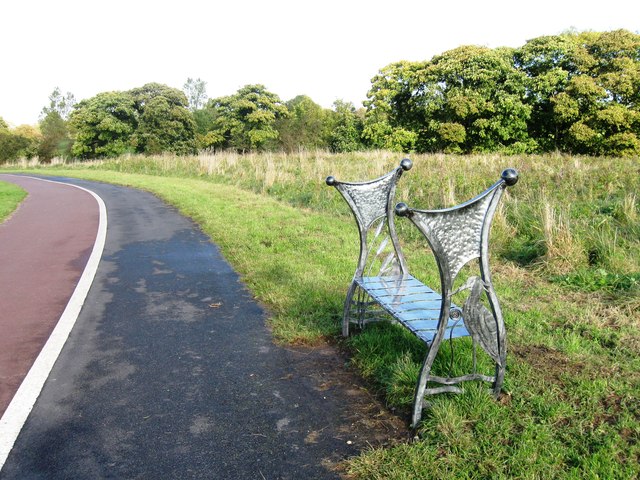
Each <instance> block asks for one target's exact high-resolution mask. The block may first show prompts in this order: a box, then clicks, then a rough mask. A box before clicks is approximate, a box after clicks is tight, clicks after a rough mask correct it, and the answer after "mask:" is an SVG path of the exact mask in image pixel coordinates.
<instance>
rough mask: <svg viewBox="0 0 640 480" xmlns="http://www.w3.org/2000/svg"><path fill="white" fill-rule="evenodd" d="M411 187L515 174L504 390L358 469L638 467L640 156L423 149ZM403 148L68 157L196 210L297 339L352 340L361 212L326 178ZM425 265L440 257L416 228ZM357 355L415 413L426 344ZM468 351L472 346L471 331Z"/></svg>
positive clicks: (397, 402)
mask: <svg viewBox="0 0 640 480" xmlns="http://www.w3.org/2000/svg"><path fill="white" fill-rule="evenodd" d="M412 159H413V161H414V165H415V166H414V169H413V170H412V171H411V172H409V173H408V174H407V175H406V176H404V177H403V178H402V180H401V183H400V187H399V191H398V200H399V201H400V200H404V201H407V203H409V204H410V205H412V206H419V207H429V208H435V207H440V206H446V205H451V204H452V203H454V202H456V201H462V200H464V199H466V198H468V197H469V196H471V195H474V194H476V193H478V192H479V191H480V190H482V189H484V188H485V187H487V186H489V185H490V184H491V183H493V182H494V181H495V180H496V179H497V178H498V176H499V174H500V171H501V170H502V169H503V168H504V167H507V166H513V167H515V168H518V169H519V171H520V172H521V177H522V179H521V182H520V183H518V185H516V186H515V187H514V188H512V189H510V190H509V192H508V194H507V198H505V200H504V202H503V207H502V208H501V210H500V211H499V212H498V215H497V218H496V221H495V222H494V229H493V232H492V240H493V244H492V247H491V255H492V262H493V271H494V280H495V284H496V289H497V291H498V295H499V297H500V298H501V302H502V308H503V311H504V313H505V321H506V324H507V332H508V339H509V351H510V354H509V357H508V362H509V363H508V369H507V375H506V380H505V386H504V395H503V396H502V397H501V399H500V401H498V402H496V401H494V400H492V399H491V398H490V397H489V396H487V395H486V394H485V393H484V392H482V391H480V390H479V389H477V388H474V387H472V386H471V387H469V388H467V389H466V392H465V394H463V395H460V396H441V397H439V398H437V399H436V400H435V401H434V402H433V407H432V408H431V409H430V410H429V411H428V412H425V416H424V422H423V423H422V425H421V427H420V429H419V431H418V433H419V437H420V439H419V440H418V441H416V442H413V443H407V444H402V445H398V446H396V447H393V448H389V449H381V450H372V451H370V452H368V453H365V454H364V455H362V456H360V457H358V458H356V459H354V460H353V461H351V462H350V466H349V468H350V472H351V474H352V475H354V476H356V477H359V478H378V479H388V478H397V479H415V478H467V477H468V478H500V477H502V478H634V477H636V476H638V475H640V466H639V465H640V402H638V398H640V373H639V372H640V296H639V292H638V279H639V278H640V277H639V275H640V221H639V219H638V213H639V212H638V199H637V197H636V196H635V195H636V192H638V191H640V189H639V188H638V187H639V186H640V171H639V169H640V167H639V163H638V161H637V159H627V160H620V159H596V158H577V157H564V156H546V157H497V156H472V157H456V156H444V155H433V156H414V157H412ZM399 160H400V158H399V157H398V156H397V155H395V154H389V153H385V152H375V153H370V154H353V155H327V154H322V153H317V154H316V153H304V154H300V155H274V154H265V155H247V156H238V155H234V154H225V155H223V154H220V155H211V156H202V157H194V158H189V159H179V158H175V157H159V158H146V157H129V158H121V159H117V160H112V161H108V162H103V163H92V164H80V165H62V166H58V167H50V168H48V169H46V170H41V172H42V173H44V172H46V173H54V174H59V175H72V176H81V177H84V178H90V179H94V180H100V181H109V182H115V183H121V184H126V185H131V186H135V187H138V188H144V189H147V190H150V191H153V192H155V193H156V194H158V195H159V196H161V197H162V198H164V199H165V200H166V201H168V202H169V203H171V204H173V205H176V206H177V207H178V208H179V209H180V210H181V211H183V212H184V213H185V214H186V215H189V216H190V217H192V218H193V219H194V220H196V221H197V222H198V223H199V224H200V225H202V228H203V229H204V231H205V232H206V233H207V234H209V235H210V236H211V237H212V238H213V239H214V241H216V242H217V243H218V244H219V245H220V246H221V248H222V250H223V253H224V255H225V256H226V258H227V259H228V260H229V261H230V262H231V263H232V264H233V265H234V266H235V268H236V269H237V270H238V271H239V272H240V273H241V274H242V275H243V278H244V280H245V281H246V282H247V284H248V286H249V288H250V289H251V290H252V292H253V293H254V294H255V295H256V296H257V297H258V298H259V299H260V300H261V301H263V302H264V303H265V304H266V305H267V306H268V307H269V308H270V310H271V312H272V313H273V320H272V321H273V325H274V333H275V334H276V336H277V337H278V338H279V339H280V340H281V341H285V342H294V343H312V342H314V341H317V339H318V338H331V339H336V338H337V335H338V330H339V317H340V314H341V309H342V302H343V299H344V293H345V289H346V286H347V285H348V282H349V279H350V277H351V275H352V274H353V269H354V267H355V259H356V256H357V244H356V231H355V227H354V226H353V224H352V223H353V220H352V219H351V218H350V216H349V215H350V214H349V212H348V209H347V207H346V205H344V204H343V201H342V199H340V198H338V195H337V193H336V192H335V191H334V190H333V189H330V188H328V187H326V186H325V185H324V184H323V179H324V177H325V176H326V175H328V174H333V175H335V176H336V177H337V178H338V179H364V178H372V177H375V176H378V175H381V174H382V173H384V172H386V171H388V170H390V169H391V168H393V167H394V166H395V165H397V163H398V161H399ZM400 233H401V236H402V238H403V241H404V242H405V243H406V244H407V247H408V248H406V250H407V251H413V252H417V253H413V254H411V255H410V257H409V262H410V267H411V268H412V270H413V273H414V274H415V275H416V276H419V277H423V278H433V276H434V275H435V272H434V271H433V268H432V261H431V259H430V257H429V255H428V254H427V253H426V250H425V249H424V244H423V242H422V241H421V240H420V239H419V238H418V237H417V235H415V233H414V231H413V230H412V229H411V228H406V227H404V226H403V227H402V231H401V232H400ZM346 346H347V348H348V349H349V351H350V352H351V353H350V355H351V362H352V363H353V364H354V365H355V366H357V367H358V369H359V370H360V371H361V372H362V374H363V375H364V376H366V377H367V378H368V379H369V380H370V382H371V384H372V386H373V388H376V389H377V390H379V391H380V393H381V394H382V395H383V397H384V398H385V400H386V402H387V403H388V404H389V406H390V407H392V408H396V409H397V410H399V411H400V412H404V411H406V409H407V408H408V406H410V405H411V403H412V390H413V387H414V384H415V378H416V376H417V372H418V369H419V366H420V365H419V362H420V360H421V358H422V356H423V353H424V352H423V346H422V345H421V344H420V343H419V342H417V341H416V340H415V339H414V338H413V337H411V336H410V335H408V334H406V333H405V332H404V331H402V330H401V329H398V328H395V327H393V326H390V325H377V326H375V327H372V328H368V329H367V330H366V331H365V332H363V333H362V334H358V335H355V336H353V337H351V338H350V339H349V340H348V341H347V342H346ZM460 348H461V349H462V350H464V349H465V348H467V346H465V345H462V346H460Z"/></svg>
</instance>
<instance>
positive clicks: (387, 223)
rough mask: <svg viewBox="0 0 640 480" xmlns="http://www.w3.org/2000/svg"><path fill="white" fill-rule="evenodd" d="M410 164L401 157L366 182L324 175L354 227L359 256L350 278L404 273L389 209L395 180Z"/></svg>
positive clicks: (403, 264)
mask: <svg viewBox="0 0 640 480" xmlns="http://www.w3.org/2000/svg"><path fill="white" fill-rule="evenodd" d="M411 167H412V163H411V160H409V159H404V160H402V162H400V166H399V167H397V168H396V169H394V170H393V171H391V172H389V173H388V174H386V175H383V176H382V177H380V178H377V179H375V180H371V181H368V182H340V181H338V180H336V179H335V178H334V177H327V185H330V186H333V187H335V188H336V189H337V190H338V191H339V192H340V194H341V195H342V196H343V197H344V199H345V200H346V202H347V204H348V205H349V207H350V208H351V211H352V212H353V216H354V218H355V220H356V224H357V226H358V232H359V234H360V256H359V259H358V266H357V268H356V272H355V275H354V278H358V277H362V276H364V275H367V276H376V275H379V276H393V275H404V274H405V273H406V272H407V265H406V262H405V259H404V256H403V254H402V249H401V248H400V244H399V242H398V235H397V233H396V229H395V223H394V215H393V208H394V204H395V200H394V197H395V190H396V185H397V183H398V180H399V179H400V177H401V176H402V173H403V172H405V171H407V170H409V169H411ZM389 242H391V243H390V244H389ZM375 270H377V271H375Z"/></svg>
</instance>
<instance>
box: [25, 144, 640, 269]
mask: <svg viewBox="0 0 640 480" xmlns="http://www.w3.org/2000/svg"><path fill="white" fill-rule="evenodd" d="M410 158H411V159H412V161H413V163H414V167H413V169H412V170H411V171H410V172H408V173H407V174H406V175H404V176H403V178H402V180H401V181H400V183H399V185H398V190H397V199H398V201H405V202H407V203H408V204H410V205H412V206H416V207H418V208H442V207H447V206H451V205H453V204H456V203H459V202H462V201H464V200H466V199H469V198H471V197H473V196H474V195H476V194H478V193H479V192H481V191H482V190H484V189H485V188H487V187H489V186H490V185H491V184H492V183H494V182H495V181H497V180H498V179H499V176H500V173H501V171H502V170H503V169H504V168H507V167H514V168H516V169H518V171H519V172H520V182H519V183H518V184H517V185H516V186H515V187H513V188H510V189H508V191H507V194H506V195H507V199H506V201H505V202H504V203H503V205H502V207H501V209H500V210H499V212H498V215H497V216H496V219H495V221H494V227H493V228H494V232H493V241H494V250H495V251H496V252H498V254H499V255H500V256H502V257H504V258H505V259H507V260H510V261H513V262H516V263H517V264H520V265H531V266H533V267H538V268H542V269H543V270H544V271H546V272H547V273H549V274H566V273H568V272H571V271H577V270H582V269H589V268H601V269H602V268H604V269H607V270H610V271H614V270H615V271H616V272H622V273H637V272H639V271H640V226H639V218H638V217H639V215H638V197H637V192H638V191H639V190H640V166H639V165H640V162H639V161H638V160H639V159H638V158H626V159H622V158H594V157H578V156H569V155H562V154H551V155H516V156H503V155H498V154H484V155H465V156H462V155H447V154H432V155H411V156H410ZM401 159H402V155H401V154H397V153H393V152H388V151H370V152H357V153H345V154H333V153H329V152H326V151H299V152H295V153H274V152H267V153H249V154H238V153H235V152H209V153H203V154H201V155H198V156H193V157H178V156H175V155H161V156H140V155H125V156H122V157H119V158H115V159H109V160H102V161H93V162H79V163H78V162H71V163H69V162H67V163H66V167H69V166H74V165H76V166H79V167H81V168H95V169H109V170H115V171H120V172H129V173H141V174H148V175H164V176H175V177H198V178H204V179H210V180H211V181H215V182H221V183H227V184H233V185H236V186H238V187H240V188H243V189H247V190H251V191H254V192H256V193H261V194H266V195H271V196H274V197H276V198H278V199H280V200H282V201H285V202H288V203H291V204H293V205H296V206H300V207H304V208H311V209H315V210H321V211H327V212H328V213H329V215H336V214H338V215H344V216H348V215H349V211H348V209H347V207H346V206H345V205H344V204H343V202H342V199H341V198H339V196H338V195H335V192H334V191H333V189H330V188H327V187H326V185H325V184H324V179H325V178H326V177H327V176H328V175H334V176H335V177H336V178H338V179H339V180H351V181H357V180H367V179H372V178H376V177H379V176H381V175H383V174H384V173H386V172H388V171H389V170H391V169H392V168H394V167H396V166H397V165H398V164H399V162H400V160H401ZM60 163H63V162H61V161H60V160H54V162H53V164H54V165H56V164H60ZM21 166H23V167H30V166H33V164H32V163H26V162H25V163H23V164H22V165H21Z"/></svg>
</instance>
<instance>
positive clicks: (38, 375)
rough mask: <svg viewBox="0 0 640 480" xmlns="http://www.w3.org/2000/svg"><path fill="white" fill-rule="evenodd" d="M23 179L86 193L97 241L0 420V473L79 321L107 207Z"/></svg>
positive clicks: (99, 249) (103, 233) (98, 253)
mask: <svg viewBox="0 0 640 480" xmlns="http://www.w3.org/2000/svg"><path fill="white" fill-rule="evenodd" d="M26 177H27V178H32V179H34V180H40V181H42V182H51V183H58V184H62V185H68V186H71V187H75V188H79V189H80V190H84V191H85V192H87V193H89V194H90V195H91V196H93V198H94V199H95V200H96V202H97V203H98V210H99V221H98V232H97V234H96V241H95V243H94V245H93V250H92V251H91V255H89V259H88V260H87V264H86V266H85V268H84V271H83V272H82V275H81V276H80V280H79V281H78V284H77V285H76V288H75V289H74V291H73V294H72V295H71V298H69V302H68V303H67V306H66V307H65V309H64V311H63V312H62V315H61V316H60V319H59V320H58V322H57V324H56V326H55V327H54V329H53V331H52V332H51V335H50V336H49V338H48V340H47V342H46V343H45V345H44V347H42V350H41V351H40V354H39V355H38V357H37V358H36V360H35V362H34V363H33V365H32V366H31V368H30V369H29V372H28V373H27V375H26V376H25V378H24V379H23V381H22V383H21V384H20V387H19V388H18V391H17V392H16V394H15V395H14V396H13V398H12V399H11V403H9V406H8V407H7V409H6V410H5V412H4V414H3V415H2V418H1V419H0V472H1V471H2V468H3V466H4V464H5V462H6V460H7V457H8V456H9V453H10V452H11V449H12V448H13V445H14V444H15V441H16V439H17V438H18V435H19V434H20V431H21V430H22V427H23V426H24V424H25V422H26V421H27V418H28V417H29V414H30V413H31V410H32V409H33V406H34V405H35V403H36V400H37V399H38V397H39V396H40V392H41V391H42V388H43V387H44V384H45V382H46V381H47V378H48V377H49V374H50V373H51V369H52V368H53V366H54V364H55V363H56V361H57V359H58V356H59V355H60V352H61V351H62V348H63V347H64V345H65V343H66V341H67V338H69V334H70V333H71V330H72V329H73V327H74V325H75V323H76V320H77V319H78V315H79V314H80V310H81V309H82V306H83V305H84V302H85V299H86V298H87V294H88V293H89V289H90V288H91V285H92V283H93V279H94V278H95V275H96V272H97V270H98V265H99V264H100V259H101V258H102V253H103V251H104V247H105V242H106V238H107V207H106V206H105V203H104V201H103V200H102V198H101V197H100V196H99V195H98V194H97V193H95V192H92V191H91V190H88V189H86V188H84V187H80V186H78V185H74V184H72V183H66V182H59V181H54V180H46V179H43V178H38V177H31V176H26Z"/></svg>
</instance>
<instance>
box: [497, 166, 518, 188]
mask: <svg viewBox="0 0 640 480" xmlns="http://www.w3.org/2000/svg"><path fill="white" fill-rule="evenodd" d="M501 177H502V180H504V183H506V184H507V186H509V187H511V186H513V185H515V184H516V183H518V172H517V170H515V169H514V168H507V169H506V170H505V171H503V172H502V175H501Z"/></svg>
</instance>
